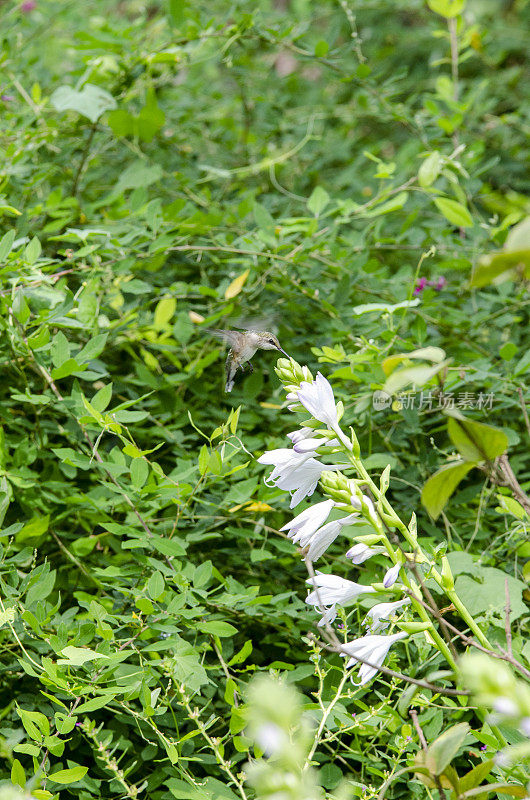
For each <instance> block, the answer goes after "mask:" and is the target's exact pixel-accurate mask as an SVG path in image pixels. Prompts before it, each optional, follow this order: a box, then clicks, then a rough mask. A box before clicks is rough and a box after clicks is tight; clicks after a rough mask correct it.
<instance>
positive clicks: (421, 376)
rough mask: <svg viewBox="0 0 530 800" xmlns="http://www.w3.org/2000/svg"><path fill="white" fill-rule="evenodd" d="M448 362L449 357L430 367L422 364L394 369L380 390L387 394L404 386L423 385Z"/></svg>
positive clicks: (395, 391) (393, 392) (394, 392)
mask: <svg viewBox="0 0 530 800" xmlns="http://www.w3.org/2000/svg"><path fill="white" fill-rule="evenodd" d="M450 363H451V359H447V360H446V361H441V362H440V363H438V364H434V366H432V367H431V366H427V365H423V364H422V365H418V366H414V367H403V369H397V370H394V372H392V374H391V375H389V377H388V378H387V379H386V381H385V383H384V385H383V387H382V391H383V392H386V393H387V394H397V393H398V392H400V391H401V390H402V389H404V388H405V386H425V384H426V383H428V382H429V381H430V380H432V379H433V378H434V376H435V375H437V374H438V373H439V372H442V370H444V369H445V368H446V367H447V366H448V364H450Z"/></svg>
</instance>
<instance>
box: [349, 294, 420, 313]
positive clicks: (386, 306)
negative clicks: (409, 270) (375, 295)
mask: <svg viewBox="0 0 530 800" xmlns="http://www.w3.org/2000/svg"><path fill="white" fill-rule="evenodd" d="M419 304H420V299H419V297H414V298H413V299H412V300H403V301H402V302H401V303H393V304H390V303H364V304H363V305H362V306H354V307H353V309H352V313H353V314H355V315H356V316H358V315H360V314H369V313H370V312H371V311H379V312H381V313H382V314H392V313H393V312H394V311H398V310H399V309H400V308H413V307H414V306H419ZM379 316H381V314H380V315H379Z"/></svg>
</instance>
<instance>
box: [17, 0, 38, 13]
mask: <svg viewBox="0 0 530 800" xmlns="http://www.w3.org/2000/svg"><path fill="white" fill-rule="evenodd" d="M36 8H37V3H36V2H35V0H24V2H23V3H21V4H20V10H21V11H22V12H23V13H24V14H29V12H30V11H35V9H36Z"/></svg>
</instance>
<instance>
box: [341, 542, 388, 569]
mask: <svg viewBox="0 0 530 800" xmlns="http://www.w3.org/2000/svg"><path fill="white" fill-rule="evenodd" d="M384 552H385V548H384V547H368V545H367V544H362V543H359V544H354V545H353V547H350V549H349V550H348V552H347V553H346V558H351V560H352V563H353V564H362V563H363V562H364V561H366V560H367V559H369V558H371V557H372V556H375V555H378V554H379V553H384Z"/></svg>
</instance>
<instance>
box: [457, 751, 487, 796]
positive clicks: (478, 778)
mask: <svg viewBox="0 0 530 800" xmlns="http://www.w3.org/2000/svg"><path fill="white" fill-rule="evenodd" d="M494 766H495V762H494V760H493V759H492V758H489V759H488V760H487V761H483V762H482V764H477V766H476V767H473V769H470V770H469V772H466V774H465V775H462V777H461V778H460V781H459V784H460V785H459V788H460V791H461V792H467V791H468V790H469V789H474V788H475V787H476V786H478V785H479V784H480V783H482V781H483V780H484V778H486V777H487V776H488V775H489V774H490V772H491V770H492V769H493V767H494Z"/></svg>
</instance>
